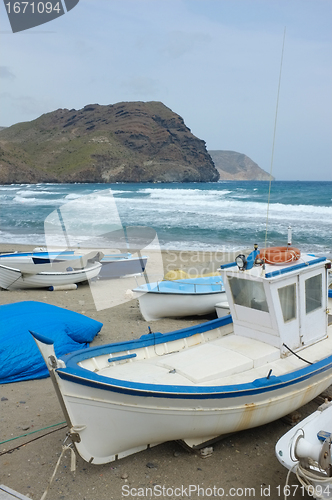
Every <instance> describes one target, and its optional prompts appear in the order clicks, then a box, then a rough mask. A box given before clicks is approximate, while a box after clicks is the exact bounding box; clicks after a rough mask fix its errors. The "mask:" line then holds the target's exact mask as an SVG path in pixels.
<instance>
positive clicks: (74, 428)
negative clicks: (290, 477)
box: [31, 248, 332, 464]
mask: <svg viewBox="0 0 332 500" xmlns="http://www.w3.org/2000/svg"><path fill="white" fill-rule="evenodd" d="M288 251H289V249H287V251H285V252H283V255H282V256H281V257H280V259H281V262H278V265H276V264H274V263H272V264H268V263H267V262H266V260H269V259H268V258H267V257H266V256H265V255H264V252H262V253H260V252H259V250H258V249H257V248H255V250H254V251H253V252H252V253H251V254H250V255H249V256H248V258H245V257H244V256H243V255H239V256H238V257H237V259H236V262H235V263H231V264H229V265H227V266H224V267H223V270H222V276H223V283H224V286H225V289H226V294H227V298H228V303H229V306H230V311H231V315H227V316H225V317H224V318H218V319H214V320H212V321H208V322H204V323H202V324H198V325H195V326H191V327H189V328H185V329H182V330H178V331H174V332H170V333H165V334H162V333H155V332H151V331H150V333H148V334H146V335H143V336H141V337H140V338H139V339H136V340H129V341H123V342H117V343H113V344H108V345H104V346H96V347H90V348H89V349H86V350H84V351H77V352H74V353H71V354H68V355H67V356H63V357H61V358H60V359H57V358H56V355H55V353H54V349H53V343H52V342H53V341H52V339H49V338H47V337H45V336H42V335H39V334H38V332H37V333H35V332H31V333H32V335H33V336H34V338H35V340H36V343H37V345H38V347H39V349H40V351H41V353H42V355H43V357H44V360H45V362H46V364H47V366H48V369H49V371H50V375H51V377H52V380H53V383H54V387H55V390H56V393H57V396H58V398H59V400H60V403H61V405H62V409H63V411H64V414H65V418H66V421H67V425H68V428H69V435H70V436H71V439H72V441H73V442H74V445H75V447H76V450H77V452H78V453H79V454H80V456H81V457H82V458H83V459H84V460H86V461H87V462H91V463H94V464H103V463H107V462H111V461H113V460H115V459H118V458H121V457H124V456H126V455H130V454H132V453H135V452H137V451H139V450H142V449H144V448H146V447H150V446H153V445H156V444H159V443H161V442H165V441H169V440H181V441H182V442H184V443H185V444H186V445H187V446H190V447H192V448H200V447H202V446H206V445H207V444H209V443H211V442H213V441H214V440H215V439H218V438H220V436H222V435H225V434H229V433H232V432H236V431H240V430H243V429H248V428H251V427H255V426H259V425H262V424H266V423H268V422H271V421H273V420H275V419H278V418H280V417H282V416H284V415H286V414H288V413H289V412H291V411H292V410H295V409H297V408H299V407H300V406H302V405H304V404H305V403H307V402H309V401H310V400H312V399H313V398H315V397H316V396H317V395H319V394H321V393H322V392H323V391H324V390H325V389H326V388H327V387H328V386H329V385H330V384H331V382H332V331H331V329H332V325H328V321H327V318H328V315H327V268H329V267H331V263H330V261H328V260H327V259H326V258H325V257H315V256H312V255H308V254H303V255H298V253H296V255H295V257H294V259H293V260H292V261H291V262H289V263H286V262H282V260H285V259H286V257H288ZM280 252H281V250H280Z"/></svg>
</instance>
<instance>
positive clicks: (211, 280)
mask: <svg viewBox="0 0 332 500" xmlns="http://www.w3.org/2000/svg"><path fill="white" fill-rule="evenodd" d="M133 292H134V293H135V294H137V297H138V301H139V308H140V311H141V314H142V316H143V318H144V319H145V320H146V321H154V320H157V319H159V318H178V317H180V318H181V317H185V316H202V315H205V314H210V313H213V312H215V304H216V303H217V302H225V301H227V297H226V293H225V288H224V285H223V282H222V279H221V277H220V275H218V276H203V277H200V278H186V279H179V280H170V281H168V280H163V281H158V282H154V283H146V284H144V285H140V286H138V287H136V288H134V289H133Z"/></svg>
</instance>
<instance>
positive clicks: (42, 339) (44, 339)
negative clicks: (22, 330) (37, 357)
mask: <svg viewBox="0 0 332 500" xmlns="http://www.w3.org/2000/svg"><path fill="white" fill-rule="evenodd" d="M29 332H30V333H31V335H32V336H33V337H34V338H35V339H37V340H39V342H42V343H43V344H47V345H53V344H54V341H53V340H52V339H50V338H49V337H45V335H41V334H40V333H36V332H32V331H31V330H29Z"/></svg>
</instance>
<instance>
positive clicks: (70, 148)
mask: <svg viewBox="0 0 332 500" xmlns="http://www.w3.org/2000/svg"><path fill="white" fill-rule="evenodd" d="M218 179H219V174H218V171H217V170H216V168H215V166H214V164H213V161H212V160H211V157H210V155H209V154H208V152H207V151H206V146H205V142H204V141H203V140H200V139H198V138H197V137H195V136H194V135H193V134H192V133H191V131H190V129H189V128H188V127H187V126H186V125H185V123H184V121H183V119H182V118H181V116H179V115H177V114H176V113H174V112H173V111H172V110H170V109H169V108H167V107H166V106H165V105H164V104H162V103H161V102H122V103H118V104H114V105H109V106H101V105H98V104H92V105H88V106H85V107H84V108H83V109H80V110H75V109H71V110H68V109H58V110H56V111H53V112H51V113H47V114H45V115H42V116H41V117H39V118H37V119H36V120H33V121H31V122H25V123H18V124H16V125H13V126H11V127H8V128H5V129H3V130H0V184H7V183H35V182H210V181H217V180H218Z"/></svg>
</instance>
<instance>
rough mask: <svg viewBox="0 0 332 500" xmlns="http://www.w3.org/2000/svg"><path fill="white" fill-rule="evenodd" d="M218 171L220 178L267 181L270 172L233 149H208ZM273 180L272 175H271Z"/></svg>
mask: <svg viewBox="0 0 332 500" xmlns="http://www.w3.org/2000/svg"><path fill="white" fill-rule="evenodd" d="M209 154H210V156H211V158H212V160H213V162H214V164H215V167H216V169H217V170H218V172H219V175H220V180H237V181H251V180H256V181H268V180H270V174H268V173H267V172H265V170H262V169H261V168H260V167H259V166H258V165H257V163H255V162H254V161H252V160H251V159H250V158H249V157H248V156H246V155H244V154H241V153H236V152H235V151H219V150H212V151H211V150H209ZM272 180H274V177H272Z"/></svg>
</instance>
